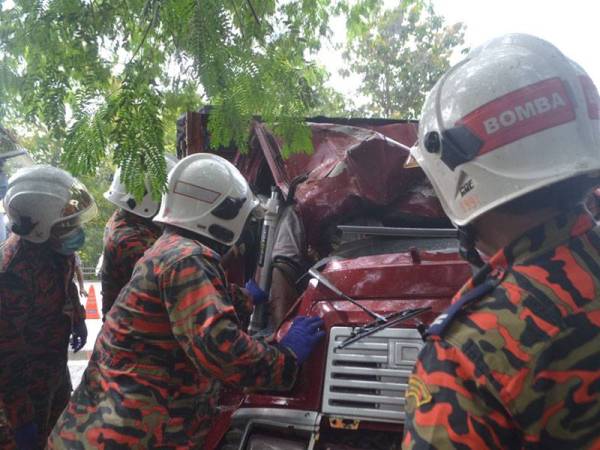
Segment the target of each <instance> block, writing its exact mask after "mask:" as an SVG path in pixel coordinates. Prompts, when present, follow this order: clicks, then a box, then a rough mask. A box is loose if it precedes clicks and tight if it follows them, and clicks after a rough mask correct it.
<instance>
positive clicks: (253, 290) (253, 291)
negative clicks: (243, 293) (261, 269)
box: [245, 279, 269, 306]
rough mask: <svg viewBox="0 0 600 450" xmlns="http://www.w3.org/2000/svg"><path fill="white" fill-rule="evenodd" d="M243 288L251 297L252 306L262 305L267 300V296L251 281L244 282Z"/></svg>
mask: <svg viewBox="0 0 600 450" xmlns="http://www.w3.org/2000/svg"><path fill="white" fill-rule="evenodd" d="M245 288H246V290H247V291H248V293H249V294H250V296H251V297H252V303H253V304H254V306H256V305H262V304H263V303H266V302H267V301H268V300H269V294H267V293H266V292H265V291H263V290H262V289H261V288H260V286H259V285H258V284H256V282H255V281H254V280H253V279H250V280H248V281H247V282H246V286H245Z"/></svg>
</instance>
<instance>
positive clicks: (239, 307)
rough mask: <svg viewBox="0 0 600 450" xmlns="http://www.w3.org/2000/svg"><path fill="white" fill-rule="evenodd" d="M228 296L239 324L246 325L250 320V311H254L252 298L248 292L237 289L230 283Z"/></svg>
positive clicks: (235, 285) (237, 287)
mask: <svg viewBox="0 0 600 450" xmlns="http://www.w3.org/2000/svg"><path fill="white" fill-rule="evenodd" d="M229 295H230V297H231V302H232V303H233V307H234V309H235V312H236V314H237V316H238V318H239V319H240V322H242V323H248V322H249V320H250V315H251V314H252V310H253V309H254V304H253V303H252V297H251V296H250V294H249V293H248V291H247V290H246V289H244V288H241V287H239V286H238V285H237V284H233V283H231V284H230V285H229Z"/></svg>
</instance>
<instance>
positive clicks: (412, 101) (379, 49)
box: [342, 0, 464, 119]
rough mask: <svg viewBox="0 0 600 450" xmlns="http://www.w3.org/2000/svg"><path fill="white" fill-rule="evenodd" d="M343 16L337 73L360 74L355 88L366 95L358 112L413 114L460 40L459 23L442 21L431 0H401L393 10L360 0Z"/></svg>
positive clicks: (378, 3)
mask: <svg viewBox="0 0 600 450" xmlns="http://www.w3.org/2000/svg"><path fill="white" fill-rule="evenodd" d="M348 17H349V19H351V20H350V22H349V24H348V42H347V45H346V49H345V52H344V57H345V59H346V62H347V67H348V69H347V70H346V71H344V72H342V73H343V74H345V75H349V74H350V73H357V74H359V75H360V76H361V77H362V84H361V86H360V92H361V93H362V94H364V95H365V96H367V97H368V98H369V100H370V101H369V103H368V104H367V105H366V107H364V108H362V109H361V110H359V111H358V113H359V114H362V115H375V116H383V117H399V118H413V119H416V118H418V116H419V113H420V110H421V106H422V104H423V101H424V98H425V95H426V94H427V92H428V91H429V90H430V89H431V87H433V85H434V84H435V82H436V81H437V80H438V78H439V77H440V76H441V75H442V74H443V73H444V72H446V70H448V68H449V67H450V64H449V60H450V57H451V55H452V53H453V52H454V51H455V50H456V49H457V48H458V47H460V46H461V45H462V44H463V43H464V26H463V24H461V23H457V24H454V25H451V26H446V25H445V24H444V20H443V17H441V16H439V15H437V14H436V13H435V11H434V9H433V5H432V3H431V1H430V0H403V1H401V2H400V4H399V5H398V6H397V7H396V8H394V9H392V10H385V9H383V8H381V5H380V2H378V1H376V0H361V1H359V2H358V4H357V5H355V8H354V9H353V10H350V11H349V16H348ZM463 51H464V50H463Z"/></svg>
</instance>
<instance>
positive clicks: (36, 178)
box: [4, 165, 97, 243]
mask: <svg viewBox="0 0 600 450" xmlns="http://www.w3.org/2000/svg"><path fill="white" fill-rule="evenodd" d="M4 206H5V208H6V212H7V215H8V218H9V220H10V224H11V229H12V230H13V231H14V232H15V233H16V234H19V235H20V236H21V237H22V238H23V239H25V240H28V241H31V242H35V243H42V242H46V241H47V240H48V238H49V237H50V235H51V233H52V232H53V231H55V230H53V227H57V228H61V229H65V230H66V229H69V228H73V227H77V226H80V225H82V224H83V223H85V222H88V221H89V220H91V219H92V218H94V216H95V215H96V213H97V208H96V202H94V199H93V198H92V197H91V195H90V194H89V192H88V191H87V189H86V188H85V186H84V185H83V184H81V183H80V182H79V181H78V180H77V179H75V178H73V177H72V176H71V175H70V174H69V173H67V172H65V171H64V170H62V169H57V168H56V167H52V166H46V165H35V166H31V167H27V168H24V169H21V170H19V171H18V172H17V173H15V175H13V176H12V177H11V178H10V180H9V181H8V190H7V192H6V196H5V197H4Z"/></svg>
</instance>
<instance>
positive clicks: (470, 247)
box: [458, 225, 485, 268]
mask: <svg viewBox="0 0 600 450" xmlns="http://www.w3.org/2000/svg"><path fill="white" fill-rule="evenodd" d="M476 238H477V232H476V231H475V227H474V226H473V225H465V226H462V227H458V245H459V253H460V256H461V257H462V258H463V259H464V260H465V261H467V262H468V263H469V264H472V265H473V266H475V267H477V268H481V267H483V266H484V265H485V263H484V262H483V259H481V255H480V254H479V252H478V251H477V249H476V248H475V241H476Z"/></svg>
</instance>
